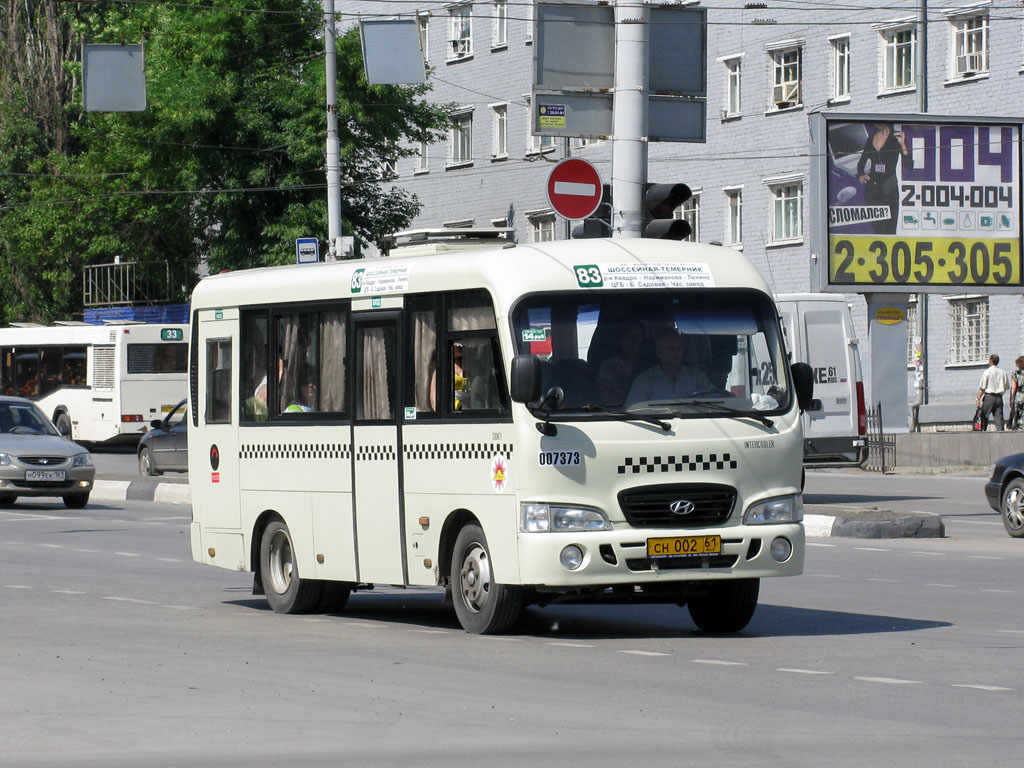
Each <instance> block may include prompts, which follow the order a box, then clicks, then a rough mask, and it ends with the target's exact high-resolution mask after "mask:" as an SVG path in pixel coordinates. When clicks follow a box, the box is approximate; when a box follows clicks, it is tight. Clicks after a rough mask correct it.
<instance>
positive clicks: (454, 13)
mask: <svg viewBox="0 0 1024 768" xmlns="http://www.w3.org/2000/svg"><path fill="white" fill-rule="evenodd" d="M448 20H449V25H450V26H449V32H448V46H449V47H448V61H457V60H459V59H465V58H468V57H470V56H472V55H473V6H472V5H470V4H469V3H463V4H461V5H456V6H454V7H452V8H449V9H448Z"/></svg>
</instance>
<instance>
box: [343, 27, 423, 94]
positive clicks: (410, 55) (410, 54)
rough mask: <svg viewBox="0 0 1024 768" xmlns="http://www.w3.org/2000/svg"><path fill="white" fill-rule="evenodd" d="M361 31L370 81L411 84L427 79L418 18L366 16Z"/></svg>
mask: <svg viewBox="0 0 1024 768" xmlns="http://www.w3.org/2000/svg"><path fill="white" fill-rule="evenodd" d="M359 32H360V37H361V39H362V42H363V66H364V67H365V69H366V82H368V83H370V84H371V85H408V84H412V83H422V82H424V81H425V80H426V79H427V74H426V71H425V70H424V67H423V51H421V50H420V31H419V24H418V23H417V21H416V19H369V20H368V19H364V20H362V21H360V22H359Z"/></svg>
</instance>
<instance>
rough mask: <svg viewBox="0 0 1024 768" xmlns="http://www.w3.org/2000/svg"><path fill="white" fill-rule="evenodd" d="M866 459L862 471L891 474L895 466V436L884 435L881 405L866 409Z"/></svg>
mask: <svg viewBox="0 0 1024 768" xmlns="http://www.w3.org/2000/svg"><path fill="white" fill-rule="evenodd" d="M867 417H868V419H867V421H868V433H867V442H868V457H867V459H866V460H865V461H864V469H866V470H867V471H868V472H881V473H882V474H885V473H886V472H887V471H888V472H891V471H892V470H893V469H894V468H895V466H896V435H886V434H885V429H884V427H883V425H882V404H881V403H877V404H876V405H875V406H874V407H873V408H868V413H867Z"/></svg>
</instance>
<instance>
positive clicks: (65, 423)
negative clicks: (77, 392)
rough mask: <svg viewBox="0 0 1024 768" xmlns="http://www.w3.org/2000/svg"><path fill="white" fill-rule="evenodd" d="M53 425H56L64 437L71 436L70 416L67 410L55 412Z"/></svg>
mask: <svg viewBox="0 0 1024 768" xmlns="http://www.w3.org/2000/svg"><path fill="white" fill-rule="evenodd" d="M54 426H55V427H57V431H58V432H60V433H61V434H62V435H64V437H68V438H70V437H71V417H70V416H68V413H67V411H61V412H60V413H58V414H57V418H56V420H55V421H54Z"/></svg>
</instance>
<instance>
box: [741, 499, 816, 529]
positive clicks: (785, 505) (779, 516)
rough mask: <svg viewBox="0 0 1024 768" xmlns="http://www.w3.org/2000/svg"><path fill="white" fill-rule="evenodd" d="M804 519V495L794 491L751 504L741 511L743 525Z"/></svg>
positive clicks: (796, 521) (791, 521)
mask: <svg viewBox="0 0 1024 768" xmlns="http://www.w3.org/2000/svg"><path fill="white" fill-rule="evenodd" d="M803 519H804V497H803V495H801V494H799V493H796V494H793V495H792V496H779V497H778V498H775V499H768V500H766V501H759V502H758V503H757V504H751V505H750V506H749V507H747V511H746V512H744V513H743V523H744V524H745V525H771V524H773V523H799V522H800V521H801V520H803Z"/></svg>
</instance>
